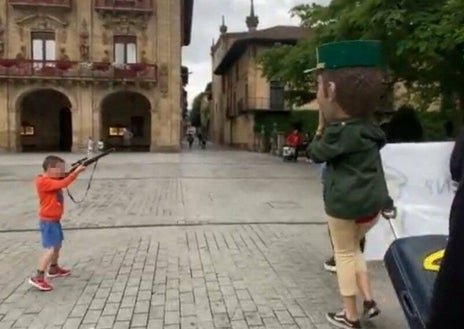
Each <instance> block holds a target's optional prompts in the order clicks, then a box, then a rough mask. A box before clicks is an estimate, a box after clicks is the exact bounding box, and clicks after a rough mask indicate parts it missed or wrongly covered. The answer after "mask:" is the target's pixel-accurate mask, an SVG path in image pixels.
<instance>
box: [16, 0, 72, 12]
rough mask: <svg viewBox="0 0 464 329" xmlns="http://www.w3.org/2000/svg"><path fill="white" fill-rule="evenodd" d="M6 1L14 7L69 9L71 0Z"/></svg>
mask: <svg viewBox="0 0 464 329" xmlns="http://www.w3.org/2000/svg"><path fill="white" fill-rule="evenodd" d="M8 3H9V4H10V5H12V6H13V7H16V8H33V7H48V8H61V9H68V10H69V9H71V8H72V0H8Z"/></svg>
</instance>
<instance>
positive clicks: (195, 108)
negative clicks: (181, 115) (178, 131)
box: [190, 92, 204, 127]
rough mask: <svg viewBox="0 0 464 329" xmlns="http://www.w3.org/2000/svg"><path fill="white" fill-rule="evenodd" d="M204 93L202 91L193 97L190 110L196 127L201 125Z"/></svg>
mask: <svg viewBox="0 0 464 329" xmlns="http://www.w3.org/2000/svg"><path fill="white" fill-rule="evenodd" d="M203 95H204V93H203V92H201V93H199V94H198V95H197V96H195V98H194V99H193V103H192V109H191V110H190V122H191V124H192V126H194V127H200V126H201V103H202V100H203Z"/></svg>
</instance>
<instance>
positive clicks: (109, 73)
mask: <svg viewBox="0 0 464 329" xmlns="http://www.w3.org/2000/svg"><path fill="white" fill-rule="evenodd" d="M157 71H158V70H157V66H156V65H154V64H142V63H138V64H123V65H112V64H111V63H102V62H92V63H82V62H73V61H36V60H15V59H0V81H1V80H9V81H11V80H13V81H14V80H52V81H56V80H68V81H75V82H79V83H80V82H83V83H100V82H109V83H111V84H112V83H116V84H118V83H119V84H121V83H122V84H125V83H149V84H150V85H153V84H154V83H156V81H157V75H158V72H157Z"/></svg>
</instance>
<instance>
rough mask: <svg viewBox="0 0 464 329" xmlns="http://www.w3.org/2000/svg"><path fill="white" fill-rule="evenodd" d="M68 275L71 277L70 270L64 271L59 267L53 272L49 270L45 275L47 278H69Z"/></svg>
mask: <svg viewBox="0 0 464 329" xmlns="http://www.w3.org/2000/svg"><path fill="white" fill-rule="evenodd" d="M70 275H71V271H70V270H65V269H64V268H61V267H59V266H57V267H56V268H54V269H53V270H52V269H49V270H48V273H47V276H48V277H49V278H57V277H65V276H70Z"/></svg>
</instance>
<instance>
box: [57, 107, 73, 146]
mask: <svg viewBox="0 0 464 329" xmlns="http://www.w3.org/2000/svg"><path fill="white" fill-rule="evenodd" d="M59 121H60V124H59V125H60V146H59V147H60V151H62V152H71V147H72V137H73V136H72V115H71V110H70V109H69V108H67V107H63V108H61V110H60V119H59Z"/></svg>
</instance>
